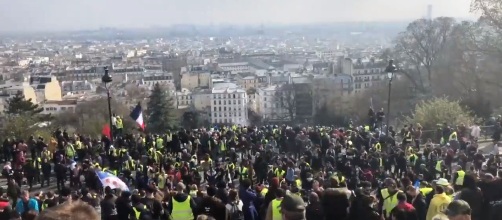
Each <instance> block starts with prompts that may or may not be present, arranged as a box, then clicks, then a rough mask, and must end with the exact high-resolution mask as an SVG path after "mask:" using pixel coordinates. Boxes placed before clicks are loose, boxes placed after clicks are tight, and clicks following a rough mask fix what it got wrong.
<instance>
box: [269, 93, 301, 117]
mask: <svg viewBox="0 0 502 220" xmlns="http://www.w3.org/2000/svg"><path fill="white" fill-rule="evenodd" d="M274 98H275V102H277V103H279V106H280V107H281V108H282V109H284V110H286V111H287V117H288V118H287V119H288V120H289V121H294V120H296V107H297V102H296V94H295V87H294V84H283V85H281V86H279V87H278V88H277V90H276V91H275V97H274ZM282 120H286V118H284V119H282Z"/></svg>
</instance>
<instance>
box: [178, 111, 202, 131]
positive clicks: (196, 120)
mask: <svg viewBox="0 0 502 220" xmlns="http://www.w3.org/2000/svg"><path fill="white" fill-rule="evenodd" d="M181 124H182V125H183V127H184V128H188V129H196V128H199V127H201V126H202V120H201V116H200V113H199V112H197V111H186V112H184V113H183V116H182V118H181Z"/></svg>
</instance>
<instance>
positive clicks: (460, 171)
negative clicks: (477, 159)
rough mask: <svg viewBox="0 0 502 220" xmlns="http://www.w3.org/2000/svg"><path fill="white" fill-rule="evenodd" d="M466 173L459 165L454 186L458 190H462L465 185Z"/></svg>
mask: <svg viewBox="0 0 502 220" xmlns="http://www.w3.org/2000/svg"><path fill="white" fill-rule="evenodd" d="M464 177H465V171H464V170H463V169H462V167H461V166H460V165H457V172H455V173H454V174H453V183H454V184H453V185H454V186H455V187H456V188H458V189H459V188H461V187H462V186H463V185H464Z"/></svg>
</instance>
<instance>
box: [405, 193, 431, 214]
mask: <svg viewBox="0 0 502 220" xmlns="http://www.w3.org/2000/svg"><path fill="white" fill-rule="evenodd" d="M406 195H407V197H411V202H410V203H411V204H412V205H413V207H414V208H415V210H416V212H417V216H418V220H425V217H426V216H427V204H426V203H425V199H424V195H422V193H420V191H418V190H417V189H415V187H413V186H408V187H407V188H406Z"/></svg>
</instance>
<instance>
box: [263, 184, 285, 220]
mask: <svg viewBox="0 0 502 220" xmlns="http://www.w3.org/2000/svg"><path fill="white" fill-rule="evenodd" d="M284 196H285V192H284V190H283V189H277V190H276V191H275V199H273V200H272V201H270V203H269V205H268V208H267V214H266V218H265V219H266V220H282V214H281V210H280V206H281V202H282V199H283V198H284Z"/></svg>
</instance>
